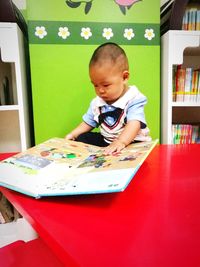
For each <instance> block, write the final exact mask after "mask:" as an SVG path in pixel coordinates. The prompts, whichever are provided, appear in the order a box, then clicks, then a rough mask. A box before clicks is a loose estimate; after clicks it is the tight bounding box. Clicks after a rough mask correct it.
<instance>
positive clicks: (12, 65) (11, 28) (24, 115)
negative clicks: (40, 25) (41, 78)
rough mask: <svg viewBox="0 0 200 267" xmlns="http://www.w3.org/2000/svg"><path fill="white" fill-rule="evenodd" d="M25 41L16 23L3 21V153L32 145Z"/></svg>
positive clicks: (0, 103)
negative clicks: (6, 86)
mask: <svg viewBox="0 0 200 267" xmlns="http://www.w3.org/2000/svg"><path fill="white" fill-rule="evenodd" d="M24 41H25V40H24V36H23V33H22V31H21V30H20V28H19V27H18V25H17V24H16V23H5V22H1V23H0V152H18V151H23V150H25V149H27V148H28V147H30V129H29V114H28V99H27V80H26V66H25V53H24ZM5 80H6V81H8V83H7V84H8V85H9V86H8V88H5V84H6V83H5Z"/></svg>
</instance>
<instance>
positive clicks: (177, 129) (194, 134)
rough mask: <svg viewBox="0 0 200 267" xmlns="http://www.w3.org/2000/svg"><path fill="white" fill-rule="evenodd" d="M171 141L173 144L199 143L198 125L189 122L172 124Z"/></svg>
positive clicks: (199, 130)
mask: <svg viewBox="0 0 200 267" xmlns="http://www.w3.org/2000/svg"><path fill="white" fill-rule="evenodd" d="M172 143H173V144H195V143H200V126H199V125H191V124H173V125H172Z"/></svg>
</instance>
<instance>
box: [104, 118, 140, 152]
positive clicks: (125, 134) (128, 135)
mask: <svg viewBox="0 0 200 267" xmlns="http://www.w3.org/2000/svg"><path fill="white" fill-rule="evenodd" d="M139 130H140V121H137V120H132V121H129V122H128V123H127V124H126V126H125V127H124V130H123V131H122V133H121V134H120V135H119V137H118V138H117V139H116V140H114V141H113V142H112V143H111V144H110V145H109V146H107V147H106V148H105V149H104V154H105V155H109V154H112V153H114V152H119V151H121V150H122V149H123V148H125V147H126V146H128V145H129V144H130V143H131V142H132V141H133V140H134V138H135V137H136V135H137V134H138V132H139Z"/></svg>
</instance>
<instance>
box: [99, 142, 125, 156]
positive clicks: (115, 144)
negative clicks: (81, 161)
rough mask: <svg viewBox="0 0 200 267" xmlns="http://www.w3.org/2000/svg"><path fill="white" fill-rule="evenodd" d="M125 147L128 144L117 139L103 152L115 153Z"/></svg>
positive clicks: (106, 153)
mask: <svg viewBox="0 0 200 267" xmlns="http://www.w3.org/2000/svg"><path fill="white" fill-rule="evenodd" d="M125 147H126V144H125V143H123V142H122V141H120V140H118V139H117V140H115V141H113V142H112V143H111V144H110V145H109V146H107V147H106V148H105V149H104V151H103V154H104V155H111V154H115V153H117V152H120V151H121V150H122V149H124V148H125Z"/></svg>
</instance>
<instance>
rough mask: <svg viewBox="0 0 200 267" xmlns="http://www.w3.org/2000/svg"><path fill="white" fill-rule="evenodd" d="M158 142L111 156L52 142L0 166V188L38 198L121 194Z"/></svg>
mask: <svg viewBox="0 0 200 267" xmlns="http://www.w3.org/2000/svg"><path fill="white" fill-rule="evenodd" d="M157 142H158V140H155V141H150V142H138V143H133V144H130V145H129V146H128V147H126V148H125V149H124V150H122V151H121V152H119V153H115V154H113V155H108V156H107V155H104V154H103V151H102V148H101V147H97V146H92V145H88V144H84V143H81V142H75V141H70V140H65V139H62V138H52V139H49V140H47V141H46V142H43V143H41V144H39V145H37V146H35V147H32V148H30V149H28V150H26V151H25V152H21V153H19V154H16V155H14V156H12V157H10V158H8V159H5V160H3V161H2V162H1V163H0V186H4V187H7V188H9V189H12V190H15V191H18V192H20V193H23V194H26V195H29V196H32V197H35V198H40V197H42V196H58V195H78V194H94V193H110V192H120V191H123V190H125V188H126V187H127V186H128V184H129V182H130V181H131V180H132V178H133V177H134V175H135V173H136V172H137V170H138V169H139V168H140V166H141V165H142V163H143V162H144V160H145V159H146V157H147V156H148V155H149V153H150V152H151V150H152V149H153V148H154V147H155V145H156V144H157Z"/></svg>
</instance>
